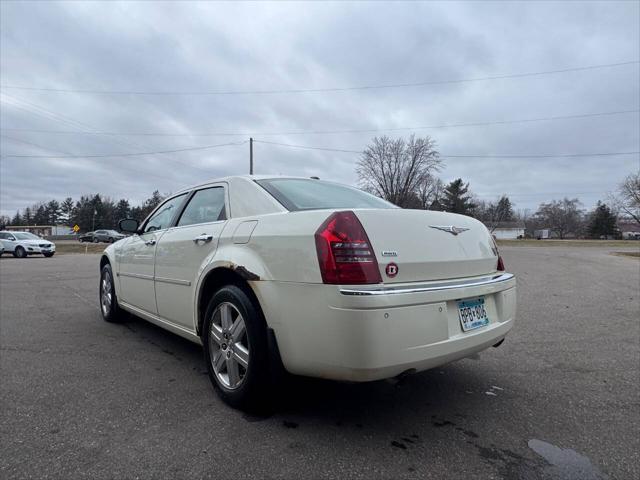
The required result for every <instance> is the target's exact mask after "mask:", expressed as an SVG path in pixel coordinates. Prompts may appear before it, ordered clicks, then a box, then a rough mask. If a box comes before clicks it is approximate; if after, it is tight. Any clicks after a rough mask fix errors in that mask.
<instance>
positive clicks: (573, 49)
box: [0, 1, 640, 215]
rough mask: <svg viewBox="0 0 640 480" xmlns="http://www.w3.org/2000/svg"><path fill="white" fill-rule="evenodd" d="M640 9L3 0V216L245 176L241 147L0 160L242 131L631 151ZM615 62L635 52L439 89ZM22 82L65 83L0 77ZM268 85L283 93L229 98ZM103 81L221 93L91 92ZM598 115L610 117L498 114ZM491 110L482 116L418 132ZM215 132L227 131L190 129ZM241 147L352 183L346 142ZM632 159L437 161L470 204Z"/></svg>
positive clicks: (610, 169)
mask: <svg viewBox="0 0 640 480" xmlns="http://www.w3.org/2000/svg"><path fill="white" fill-rule="evenodd" d="M639 5H640V3H639V2H637V1H628V2H602V3H598V2H585V3H581V2H575V1H571V2H559V3H555V2H531V3H526V4H523V3H516V2H509V3H507V2H504V3H503V2H497V3H482V4H481V3H480V2H469V3H452V2H443V3H342V2H340V3H330V2H322V3H304V4H302V3H285V2H282V3H267V2H264V3H240V4H239V3H233V4H232V3H187V2H179V3H169V2H162V3H151V2H138V3H129V2H123V3H113V2H109V3H98V2H84V3H82V2H68V3H54V2H43V3H37V2H5V1H3V2H1V7H0V8H1V42H2V43H1V46H0V48H1V65H0V66H1V83H2V85H3V87H2V89H1V98H0V100H1V104H0V105H1V116H0V120H1V125H0V127H1V128H2V131H1V133H2V137H1V154H2V155H3V156H4V157H3V158H2V159H1V162H2V163H1V171H0V174H1V179H0V186H1V190H2V191H1V205H0V210H1V211H2V213H3V214H8V215H13V214H14V213H15V211H16V209H18V208H23V207H25V206H27V205H30V204H33V203H35V202H38V201H46V200H49V199H51V198H56V199H59V200H62V199H64V198H65V197H67V196H71V197H74V199H77V198H78V197H79V196H80V195H81V194H85V193H96V192H100V193H103V194H105V195H107V196H110V197H112V198H114V199H119V198H127V199H129V200H130V201H131V202H132V203H133V204H136V203H138V202H139V201H141V200H142V199H144V198H146V197H148V196H149V195H150V193H151V192H152V191H153V190H156V189H158V190H160V191H161V192H163V193H167V192H171V191H176V190H177V189H179V188H181V187H183V186H186V185H189V184H193V183H198V182H200V181H202V180H203V179H205V178H215V177H219V176H224V175H229V174H244V173H247V172H248V151H249V147H248V144H246V143H245V144H242V145H229V146H223V147H218V148H212V149H203V150H196V151H186V152H176V153H171V154H158V155H148V156H133V157H105V158H72V159H69V158H67V159H46V158H25V157H23V158H16V157H9V155H30V156H43V155H69V154H72V155H85V154H86V155H101V154H111V153H137V152H149V151H164V150H176V149H183V148H190V147H197V146H205V145H217V144H224V143H240V142H244V141H246V140H247V139H248V137H249V134H251V135H253V136H254V138H256V139H258V140H264V141H270V142H278V143H286V144H295V145H306V146H315V147H325V148H332V149H342V150H356V151H361V150H362V149H363V147H364V146H365V145H366V144H367V143H368V142H369V141H370V140H371V138H372V136H374V135H383V134H385V133H387V134H388V135H391V136H398V135H409V134H410V133H412V132H414V133H416V134H417V135H430V136H432V137H433V138H434V139H435V140H436V141H437V145H438V150H439V151H440V153H441V154H442V156H443V157H447V155H485V156H486V155H544V154H553V155H556V154H558V155H567V154H583V153H612V152H615V153H618V152H637V151H639V150H640V115H639V114H638V109H640V68H639V64H638V63H637V62H638V61H639V60H640V38H639V28H640V27H639V25H640V11H639ZM623 62H635V63H630V64H627V65H619V66H610V67H603V68H594V69H587V70H579V71H570V72H564V73H555V74H542V75H535V76H523V77H516V78H501V79H491V80H486V79H485V80H478V81H467V82H454V83H446V81H448V80H463V79H465V80H466V79H478V78H483V77H485V78H486V77H495V76H503V75H511V74H521V73H534V72H549V71H555V70H565V69H573V68H578V67H587V66H595V65H605V64H616V63H623ZM425 82H426V83H429V82H431V84H428V85H421V86H410V87H395V88H382V89H360V90H341V91H319V92H318V91H316V92H302V93H300V92H298V93H295V92H291V90H310V89H320V90H322V89H330V88H350V87H361V86H378V85H390V84H412V83H425ZM438 82H442V83H438ZM16 86H17V87H33V88H44V89H59V90H75V91H74V92H53V91H46V90H45V91H42V90H30V89H17V88H9V87H16ZM77 90H85V91H87V90H89V91H91V92H90V93H81V92H77ZM265 90H271V91H273V90H279V91H282V90H288V92H281V93H250V94H246V93H245V94H228V92H247V91H253V92H255V91H265ZM114 91H118V92H151V93H159V92H162V93H168V92H170V93H181V92H182V93H184V92H195V93H204V92H227V94H223V95H201V94H199V95H138V94H133V93H126V94H113V93H110V94H108V93H96V92H114ZM629 111H631V112H629ZM613 112H627V113H613ZM594 113H611V114H609V115H599V116H590V117H584V116H583V117H582V118H568V119H567V118H565V119H555V120H542V121H532V122H519V123H498V124H496V122H505V121H507V122H508V121H512V120H525V119H540V118H548V117H566V116H580V115H586V114H594ZM485 122H489V123H493V124H491V125H483V126H478V125H476V126H457V127H456V126H449V127H446V128H422V129H415V130H412V128H414V127H426V126H432V127H433V126H441V125H451V124H454V125H456V124H457V125H459V124H464V123H476V124H477V123H485ZM403 128H406V130H395V131H394V130H392V129H403ZM375 129H380V130H381V131H380V132H379V133H375V132H356V133H353V132H350V133H349V132H343V133H331V134H328V133H297V134H294V133H291V132H305V131H306V132H319V131H320V132H323V131H324V132H326V131H336V130H338V131H343V130H375ZM385 129H389V131H384V130H385ZM56 131H57V132H60V131H66V132H72V133H64V134H62V133H55V132H56ZM83 132H84V133H83ZM96 132H99V133H101V134H96ZM105 133H109V134H113V133H118V134H121V135H106V134H105ZM135 133H138V134H140V133H147V134H161V135H157V136H156V135H131V134H135ZM210 133H218V134H221V133H239V134H241V135H236V136H224V135H217V136H213V135H211V136H202V135H201V134H210ZM274 133H277V134H278V135H274ZM176 134H178V135H176ZM180 134H182V136H180ZM198 134H200V136H198ZM194 135H195V136H194ZM254 151H255V164H256V168H255V171H256V173H258V174H290V175H304V176H311V175H318V176H320V177H322V178H326V179H331V180H337V181H341V182H346V183H352V184H355V183H357V176H356V173H355V164H356V161H357V158H358V155H357V154H355V153H342V152H330V151H320V150H303V149H295V148H290V147H282V146H276V145H269V144H261V143H257V144H256V145H255V147H254ZM639 168H640V157H639V155H638V154H634V155H620V156H601V157H560V158H533V159H531V158H529V159H527V158H517V157H505V158H497V159H495V158H494V159H487V158H446V160H445V167H444V169H443V170H442V171H441V173H440V175H441V177H442V179H443V180H444V181H445V182H447V181H451V180H453V179H455V178H457V177H462V178H463V179H464V180H465V181H469V182H470V184H471V189H472V191H473V192H474V193H475V194H477V195H478V196H479V197H481V198H483V199H486V200H490V199H493V198H496V197H498V196H499V195H500V194H502V193H506V194H508V195H509V196H510V197H511V198H512V200H513V202H514V203H515V204H516V208H531V209H534V210H535V208H536V207H537V205H538V204H539V203H540V202H541V201H547V200H550V199H552V198H561V197H563V196H565V195H566V196H569V197H579V198H580V199H581V200H582V202H583V203H584V206H585V207H586V208H590V207H591V206H592V205H593V204H594V203H595V202H596V201H597V200H598V199H599V198H605V196H606V192H608V191H611V190H613V189H615V187H616V185H617V184H618V183H619V182H620V181H621V180H622V179H623V177H624V176H625V175H626V174H628V173H630V172H632V171H634V170H638V169H639Z"/></svg>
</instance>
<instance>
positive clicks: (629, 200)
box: [356, 135, 640, 238]
mask: <svg viewBox="0 0 640 480" xmlns="http://www.w3.org/2000/svg"><path fill="white" fill-rule="evenodd" d="M435 147H436V143H435V141H434V140H433V139H432V138H431V137H429V136H426V137H423V138H416V136H415V135H411V136H410V137H408V138H407V139H405V138H395V139H392V138H390V137H387V136H383V137H375V138H373V140H372V142H371V143H370V144H369V145H368V146H367V147H366V148H365V150H364V151H363V153H362V155H361V157H360V160H359V161H358V164H357V169H356V172H357V174H358V177H359V181H360V187H361V188H363V189H364V190H366V191H368V192H370V193H372V194H374V195H377V196H379V197H381V198H384V199H385V200H388V201H389V202H391V203H393V204H395V205H398V206H399V207H402V208H420V209H427V210H441V211H446V212H452V213H459V214H462V215H468V216H471V217H475V218H477V219H478V220H480V221H482V222H483V223H484V224H485V225H487V227H488V228H489V229H490V230H494V229H495V228H497V227H498V226H500V225H504V224H505V222H518V223H520V224H521V225H522V226H523V227H524V228H525V230H526V233H527V234H528V235H533V233H534V231H535V230H539V229H543V228H544V229H549V230H551V231H552V232H553V233H554V234H555V235H556V236H557V237H559V238H565V237H566V236H567V235H571V236H575V237H590V238H601V237H618V236H619V235H620V234H621V232H619V231H618V226H617V224H618V218H619V217H620V218H624V219H628V220H630V221H635V222H637V223H639V224H640V172H638V173H632V174H630V175H628V176H627V177H626V178H625V179H624V181H623V182H622V183H621V184H620V186H619V188H618V192H617V194H614V195H611V196H610V198H609V199H607V202H603V201H599V202H598V203H597V205H596V207H595V208H594V209H593V210H591V211H585V210H584V209H583V208H582V204H581V202H580V200H579V199H577V198H573V199H570V198H563V199H562V200H552V201H550V202H547V203H541V204H540V205H539V207H538V209H537V211H535V212H534V213H533V214H532V213H531V212H530V211H529V210H519V211H515V210H514V204H513V203H512V201H511V199H510V198H509V197H508V196H507V195H502V196H501V197H500V198H499V199H498V200H496V201H484V200H480V199H478V198H477V196H475V195H474V194H473V192H472V191H471V188H470V185H469V182H466V183H465V182H464V181H463V180H462V179H461V178H457V179H455V180H453V181H451V182H450V183H448V184H445V183H444V182H443V181H442V180H441V179H440V178H438V173H439V172H440V171H441V170H442V167H443V166H444V162H443V160H442V158H440V155H439V153H438V151H437V150H436V148H435Z"/></svg>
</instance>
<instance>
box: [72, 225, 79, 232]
mask: <svg viewBox="0 0 640 480" xmlns="http://www.w3.org/2000/svg"><path fill="white" fill-rule="evenodd" d="M73 231H74V232H76V233H78V232H79V231H80V227H79V226H78V225H74V226H73Z"/></svg>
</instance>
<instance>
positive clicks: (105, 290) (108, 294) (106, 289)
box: [100, 272, 113, 317]
mask: <svg viewBox="0 0 640 480" xmlns="http://www.w3.org/2000/svg"><path fill="white" fill-rule="evenodd" d="M112 301H113V294H112V290H111V275H110V274H109V272H104V273H103V274H102V281H101V282H100V307H101V308H102V315H104V316H105V317H106V316H108V315H109V313H110V312H111V302H112Z"/></svg>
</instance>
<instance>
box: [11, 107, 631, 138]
mask: <svg viewBox="0 0 640 480" xmlns="http://www.w3.org/2000/svg"><path fill="white" fill-rule="evenodd" d="M638 112H640V109H636V110H618V111H613V112H596V113H580V114H574V115H557V116H550V117H538V118H524V119H512V120H494V121H486V122H469V123H448V124H447V123H444V124H439V125H422V126H417V127H392V128H363V129H348V130H292V131H281V132H211V133H160V132H108V131H107V132H104V131H91V132H87V131H80V130H43V129H31V128H0V130H1V131H5V132H30V133H52V134H60V135H105V136H110V135H113V136H132V137H138V136H140V137H247V136H249V137H251V136H262V137H266V136H280V135H330V134H341V133H376V132H399V131H411V130H428V129H438V128H460V127H483V126H491V125H508V124H517V123H532V122H543V121H555V120H571V119H578V118H590V117H602V116H612V115H624V114H629V113H638Z"/></svg>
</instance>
